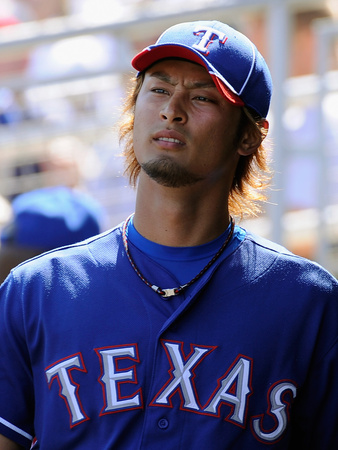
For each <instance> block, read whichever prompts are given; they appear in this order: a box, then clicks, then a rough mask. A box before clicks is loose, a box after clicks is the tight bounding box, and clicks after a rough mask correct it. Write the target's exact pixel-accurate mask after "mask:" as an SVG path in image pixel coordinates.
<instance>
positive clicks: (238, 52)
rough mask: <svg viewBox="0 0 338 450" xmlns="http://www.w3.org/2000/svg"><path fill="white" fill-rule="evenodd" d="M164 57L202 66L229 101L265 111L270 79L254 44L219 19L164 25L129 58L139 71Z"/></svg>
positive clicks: (270, 89)
mask: <svg viewBox="0 0 338 450" xmlns="http://www.w3.org/2000/svg"><path fill="white" fill-rule="evenodd" d="M165 58H184V59H187V60H189V61H192V62H196V63H198V64H201V65H202V66H204V67H205V68H206V69H207V70H208V72H209V74H210V75H211V77H212V79H213V81H214V83H215V85H216V87H217V89H218V90H219V91H220V92H221V94H222V95H223V96H224V97H225V98H227V99H228V100H229V101H230V102H231V103H234V104H235V105H239V106H244V105H245V106H247V107H249V108H251V109H253V110H254V111H255V112H256V113H257V114H258V115H259V117H261V118H265V117H266V116H267V114H268V111H269V106H270V100H271V94H272V80H271V74H270V71H269V68H268V66H267V64H266V62H265V60H264V58H263V56H262V55H261V54H260V53H259V51H258V50H257V48H256V46H255V45H254V44H253V43H252V42H251V41H250V39H248V38H247V37H246V36H244V34H242V33H240V32H238V31H236V30H235V29H233V28H231V27H230V26H229V25H226V24H224V23H222V22H219V21H216V20H214V21H196V22H184V23H180V24H177V25H174V26H172V27H170V28H168V29H167V30H166V31H164V33H162V35H161V36H160V37H159V38H158V40H157V41H156V43H155V44H154V45H150V46H149V47H146V48H145V49H143V50H142V51H141V52H140V53H138V54H137V55H136V56H135V57H134V58H133V59H132V62H131V64H132V66H133V67H134V69H136V70H137V71H138V72H139V73H141V72H143V71H144V70H146V69H147V68H149V67H150V66H151V65H152V64H154V63H155V62H157V61H159V60H161V59H165Z"/></svg>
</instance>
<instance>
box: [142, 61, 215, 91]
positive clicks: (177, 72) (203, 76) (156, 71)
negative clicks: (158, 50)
mask: <svg viewBox="0 0 338 450" xmlns="http://www.w3.org/2000/svg"><path fill="white" fill-rule="evenodd" d="M145 76H146V78H148V79H160V80H162V81H164V82H167V83H170V84H173V85H175V84H177V83H180V82H182V80H183V82H184V83H185V84H189V85H192V86H193V87H194V86H196V87H210V88H215V89H216V85H215V84H214V82H213V80H212V78H211V76H210V75H209V73H208V71H207V70H206V69H205V67H203V66H202V65H200V64H197V63H194V62H191V61H188V60H184V59H176V58H168V59H163V60H160V61H158V62H156V63H155V64H153V65H152V66H151V67H150V68H148V69H147V70H146V73H145Z"/></svg>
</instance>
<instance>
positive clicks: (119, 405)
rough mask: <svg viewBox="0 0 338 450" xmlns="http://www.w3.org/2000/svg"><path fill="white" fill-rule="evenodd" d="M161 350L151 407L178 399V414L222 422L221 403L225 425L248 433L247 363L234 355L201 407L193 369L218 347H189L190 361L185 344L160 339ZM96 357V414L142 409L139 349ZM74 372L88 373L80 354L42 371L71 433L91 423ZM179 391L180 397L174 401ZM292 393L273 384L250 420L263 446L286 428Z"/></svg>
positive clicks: (288, 384) (289, 386)
mask: <svg viewBox="0 0 338 450" xmlns="http://www.w3.org/2000/svg"><path fill="white" fill-rule="evenodd" d="M162 346H163V348H164V351H165V353H166V356H167V358H168V362H169V367H170V368H169V370H168V377H167V379H165V380H163V386H162V388H161V389H160V390H159V391H158V392H157V394H156V395H155V397H154V398H153V399H152V400H151V402H150V404H149V406H156V407H171V408H172V407H173V402H174V401H175V398H179V399H180V402H181V404H180V409H181V410H187V411H190V412H194V413H196V414H204V415H208V416H210V417H215V418H220V417H221V409H222V405H224V404H225V405H227V406H228V408H229V407H230V413H229V414H228V416H227V417H225V418H224V420H225V421H227V422H231V423H232V424H234V425H236V426H239V427H241V428H246V426H247V424H248V418H247V409H248V404H249V401H250V396H251V395H252V394H253V392H252V387H251V378H252V371H253V364H252V360H251V358H249V357H248V356H245V355H238V356H237V357H236V358H235V360H234V361H233V362H232V364H231V365H230V367H228V368H227V369H226V371H225V372H224V374H223V375H222V376H221V377H220V378H218V380H217V383H216V387H215V389H214V390H213V392H210V397H209V399H208V401H207V402H206V404H204V405H202V404H201V403H200V401H199V396H198V392H197V391H196V387H195V382H194V380H195V377H196V375H195V370H196V368H197V367H198V366H199V365H200V364H203V361H204V360H205V359H206V358H207V356H208V355H209V354H210V353H211V352H213V351H217V347H208V346H199V345H192V344H191V346H190V347H191V351H190V353H189V355H188V356H185V355H184V352H183V342H176V341H165V340H163V341H162ZM95 352H96V354H97V356H98V359H99V363H100V366H101V375H100V377H99V379H98V382H99V383H100V384H101V386H102V395H103V407H102V409H101V411H98V414H99V415H104V414H110V413H112V412H119V411H125V410H134V409H143V408H144V402H143V396H142V388H141V387H139V384H138V377H137V364H138V363H140V358H139V352H138V346H137V344H130V345H124V346H113V347H104V348H97V349H95ZM122 359H123V360H128V361H130V362H131V363H130V365H129V367H128V368H126V369H123V370H121V369H120V368H119V361H121V360H122ZM128 364H129V363H128ZM74 370H79V371H82V372H85V373H86V372H87V369H86V367H85V363H84V360H83V357H82V355H81V354H80V353H78V354H74V355H71V356H68V357H66V358H64V359H62V360H59V361H57V362H56V363H55V364H52V365H50V366H49V367H47V368H46V370H45V373H46V378H47V383H48V385H49V387H51V385H52V383H53V382H54V381H57V382H58V384H59V395H60V397H61V398H62V399H63V400H64V402H65V404H66V407H67V409H68V413H69V418H70V427H71V428H72V427H74V426H77V425H79V424H80V423H82V422H84V421H87V420H89V417H88V416H87V414H86V412H85V411H84V409H83V406H82V403H81V398H80V396H79V385H78V384H77V383H75V382H74V380H73V378H72V372H73V371H74ZM125 383H132V384H133V385H135V390H134V392H133V394H132V395H131V396H129V397H125V396H122V395H121V385H123V384H125ZM177 392H179V394H180V395H179V396H176V397H175V398H173V397H174V395H175V394H176V393H177ZM296 392H297V388H296V383H294V382H293V381H291V380H279V381H276V382H275V383H274V384H273V385H272V386H271V387H270V388H269V390H268V392H267V409H266V411H265V412H262V411H258V412H257V415H256V416H253V417H250V418H249V422H250V427H251V431H252V433H253V435H254V436H255V438H256V439H258V440H259V441H261V442H265V443H273V442H276V441H277V440H279V439H280V438H281V436H282V435H283V433H284V431H285V430H286V428H287V424H288V416H289V407H290V402H289V401H287V400H285V398H286V397H285V396H286V394H288V397H287V398H290V399H291V400H293V399H294V398H295V397H296ZM266 414H268V415H269V416H270V417H273V419H274V422H275V427H274V428H273V429H269V430H265V429H264V427H263V421H264V420H263V419H264V416H265V415H266Z"/></svg>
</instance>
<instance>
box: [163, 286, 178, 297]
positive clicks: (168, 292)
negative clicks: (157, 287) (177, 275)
mask: <svg viewBox="0 0 338 450" xmlns="http://www.w3.org/2000/svg"><path fill="white" fill-rule="evenodd" d="M162 291H163V294H161V295H162V297H164V298H168V297H174V296H175V295H176V292H175V291H176V289H175V288H168V289H162Z"/></svg>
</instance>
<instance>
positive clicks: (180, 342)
mask: <svg viewBox="0 0 338 450" xmlns="http://www.w3.org/2000/svg"><path fill="white" fill-rule="evenodd" d="M166 342H169V343H174V344H179V346H180V354H181V355H182V357H183V360H184V362H186V361H187V360H188V359H189V357H190V356H191V355H192V354H193V353H194V348H195V347H198V348H206V349H209V351H207V352H205V353H204V355H202V356H201V358H200V359H199V360H198V362H197V363H196V364H195V365H194V367H193V369H191V373H192V375H191V378H190V380H191V385H192V388H193V391H194V393H195V399H196V402H197V404H198V406H199V408H200V409H201V403H200V401H199V399H198V395H197V391H196V388H195V383H194V379H195V377H196V374H195V370H196V368H197V367H198V366H199V364H200V363H201V362H202V361H203V360H204V358H205V357H206V356H207V355H209V354H210V353H211V352H213V351H214V350H215V349H216V348H217V346H210V345H196V344H190V349H191V350H190V353H189V354H188V355H187V356H185V355H184V350H183V345H184V343H183V342H182V341H173V340H164V339H161V344H162V346H163V348H164V350H165V352H166V355H167V358H168V361H169V364H170V369H169V370H168V373H169V379H168V381H167V382H166V383H165V384H164V386H163V387H162V388H161V389H160V390H159V391H158V392H157V394H156V395H155V397H154V398H153V399H152V401H151V402H150V403H149V406H156V407H163V408H173V405H172V397H173V396H174V395H175V394H176V392H177V391H178V394H179V396H180V399H181V401H180V410H181V411H190V412H194V413H199V411H196V410H195V409H192V408H185V407H184V406H183V405H184V398H183V396H182V392H181V386H180V384H179V385H178V386H177V388H176V389H174V391H173V392H172V393H171V394H170V395H169V397H168V404H167V405H164V404H163V403H155V401H156V399H157V398H158V397H159V395H160V394H161V393H162V392H163V391H164V390H165V388H166V387H167V386H168V385H169V384H170V383H171V381H172V380H173V379H174V378H175V377H174V375H173V371H174V370H175V368H174V365H173V363H172V360H171V357H170V354H169V351H168V349H167V347H166V345H165V343H166Z"/></svg>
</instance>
